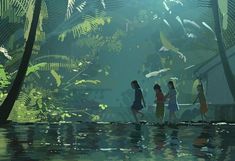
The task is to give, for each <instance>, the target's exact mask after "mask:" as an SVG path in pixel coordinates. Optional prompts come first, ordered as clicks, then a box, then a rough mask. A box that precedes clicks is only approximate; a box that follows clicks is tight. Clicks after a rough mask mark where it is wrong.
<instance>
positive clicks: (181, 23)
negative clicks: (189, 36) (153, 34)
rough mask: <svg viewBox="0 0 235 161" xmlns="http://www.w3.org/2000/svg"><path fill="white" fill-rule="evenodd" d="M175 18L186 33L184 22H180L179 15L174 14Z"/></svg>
mask: <svg viewBox="0 0 235 161" xmlns="http://www.w3.org/2000/svg"><path fill="white" fill-rule="evenodd" d="M176 20H177V21H178V22H179V23H180V25H181V26H182V28H183V30H184V32H185V33H186V30H185V27H184V24H183V22H182V20H181V18H180V16H176Z"/></svg>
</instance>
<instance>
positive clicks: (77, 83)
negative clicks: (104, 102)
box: [75, 80, 101, 86]
mask: <svg viewBox="0 0 235 161" xmlns="http://www.w3.org/2000/svg"><path fill="white" fill-rule="evenodd" d="M100 83H101V81H100V80H76V82H75V85H77V86H82V85H84V84H93V85H97V84H100Z"/></svg>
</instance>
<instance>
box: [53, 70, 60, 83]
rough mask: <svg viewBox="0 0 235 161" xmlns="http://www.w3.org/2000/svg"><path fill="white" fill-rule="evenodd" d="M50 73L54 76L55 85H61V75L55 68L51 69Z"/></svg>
mask: <svg viewBox="0 0 235 161" xmlns="http://www.w3.org/2000/svg"><path fill="white" fill-rule="evenodd" d="M51 75H52V76H53V77H54V78H55V81H56V85H57V87H59V86H60V85H61V76H60V75H59V74H58V73H57V72H56V71H55V70H51Z"/></svg>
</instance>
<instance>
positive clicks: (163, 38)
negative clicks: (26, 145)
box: [160, 32, 186, 62]
mask: <svg viewBox="0 0 235 161" xmlns="http://www.w3.org/2000/svg"><path fill="white" fill-rule="evenodd" d="M160 39H161V42H162V45H163V46H164V47H165V48H166V49H168V50H171V51H173V52H175V53H177V54H178V55H179V57H180V58H181V59H183V61H184V62H186V57H185V56H184V54H183V53H181V52H180V51H179V49H178V48H176V47H175V46H174V45H172V44H171V42H170V41H169V40H168V39H167V38H166V36H165V35H164V34H163V32H160Z"/></svg>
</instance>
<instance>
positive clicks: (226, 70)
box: [211, 0, 235, 101]
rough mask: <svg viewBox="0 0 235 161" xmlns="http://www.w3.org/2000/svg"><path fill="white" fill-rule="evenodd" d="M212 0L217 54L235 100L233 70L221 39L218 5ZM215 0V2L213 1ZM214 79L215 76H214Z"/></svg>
mask: <svg viewBox="0 0 235 161" xmlns="http://www.w3.org/2000/svg"><path fill="white" fill-rule="evenodd" d="M211 1H212V4H213V5H212V10H213V14H214V22H215V34H216V37H217V44H218V49H219V55H220V58H221V62H222V65H223V68H224V74H225V77H226V79H227V83H228V86H229V89H230V92H231V94H232V97H233V100H234V101H235V78H234V76H233V72H232V70H231V68H230V65H229V61H228V59H227V56H226V49H225V45H224V41H223V36H222V30H221V26H220V16H219V5H218V0H216V2H215V1H214V0H211ZM213 2H215V3H213ZM215 79H216V78H215Z"/></svg>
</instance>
